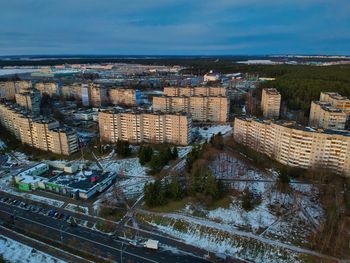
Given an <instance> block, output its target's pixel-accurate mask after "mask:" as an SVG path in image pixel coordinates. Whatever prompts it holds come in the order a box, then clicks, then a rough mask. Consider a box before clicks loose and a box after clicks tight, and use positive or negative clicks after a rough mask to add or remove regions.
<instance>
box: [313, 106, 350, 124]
mask: <svg viewBox="0 0 350 263" xmlns="http://www.w3.org/2000/svg"><path fill="white" fill-rule="evenodd" d="M346 120H347V115H346V113H345V112H343V111H342V110H341V109H339V108H336V107H333V106H332V104H331V103H329V102H322V101H313V102H311V108H310V117H309V126H311V127H315V128H323V129H335V130H344V129H345V124H346Z"/></svg>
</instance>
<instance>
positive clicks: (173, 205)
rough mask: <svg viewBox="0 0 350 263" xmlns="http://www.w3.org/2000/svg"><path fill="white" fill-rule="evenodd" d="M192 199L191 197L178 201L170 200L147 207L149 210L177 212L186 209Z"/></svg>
mask: <svg viewBox="0 0 350 263" xmlns="http://www.w3.org/2000/svg"><path fill="white" fill-rule="evenodd" d="M191 201H192V199H191V198H190V197H186V198H183V199H181V200H178V201H170V202H168V203H167V204H166V205H162V206H156V207H147V206H146V207H145V208H146V209H147V210H150V211H152V212H159V213H170V212H177V211H179V210H181V209H184V208H185V206H186V204H188V203H191Z"/></svg>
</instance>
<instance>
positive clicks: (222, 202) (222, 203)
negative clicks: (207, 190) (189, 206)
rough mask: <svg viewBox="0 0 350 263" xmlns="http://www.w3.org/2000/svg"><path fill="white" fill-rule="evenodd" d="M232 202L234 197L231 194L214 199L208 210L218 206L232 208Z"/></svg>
mask: <svg viewBox="0 0 350 263" xmlns="http://www.w3.org/2000/svg"><path fill="white" fill-rule="evenodd" d="M231 202H232V199H231V197H230V196H225V197H223V198H221V199H219V200H217V201H214V202H213V203H212V204H211V205H209V206H208V207H207V208H208V210H214V209H217V208H226V209H227V208H230V204H231Z"/></svg>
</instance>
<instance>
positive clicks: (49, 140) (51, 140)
mask: <svg viewBox="0 0 350 263" xmlns="http://www.w3.org/2000/svg"><path fill="white" fill-rule="evenodd" d="M0 123H1V125H2V126H3V127H4V128H6V129H7V130H8V131H9V132H11V133H13V134H14V135H15V137H16V138H17V139H19V140H20V141H21V142H22V143H24V144H28V145H30V146H32V147H35V148H38V149H41V150H44V151H50V152H53V153H56V154H62V155H70V154H71V153H73V152H76V151H77V150H78V141H77V135H76V133H75V132H74V131H72V130H68V129H60V128H59V123H58V122H57V121H56V120H53V119H47V118H42V117H37V116H34V115H31V114H29V113H28V112H27V111H25V110H24V109H23V108H21V107H18V106H16V105H14V104H11V103H0Z"/></svg>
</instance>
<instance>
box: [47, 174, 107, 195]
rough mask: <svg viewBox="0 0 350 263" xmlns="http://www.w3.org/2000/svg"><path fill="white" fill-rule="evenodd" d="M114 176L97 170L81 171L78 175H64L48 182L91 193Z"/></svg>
mask: <svg viewBox="0 0 350 263" xmlns="http://www.w3.org/2000/svg"><path fill="white" fill-rule="evenodd" d="M111 175H112V173H110V172H102V171H97V170H90V171H84V172H83V171H79V172H78V173H76V174H67V173H64V174H62V175H59V176H57V177H53V178H51V179H50V180H49V181H48V182H49V183H53V184H57V185H64V186H68V187H71V188H74V189H78V190H83V191H89V190H90V189H91V188H93V187H94V186H95V185H96V184H98V183H100V182H102V181H104V180H105V179H107V178H109V177H110V176H111Z"/></svg>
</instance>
